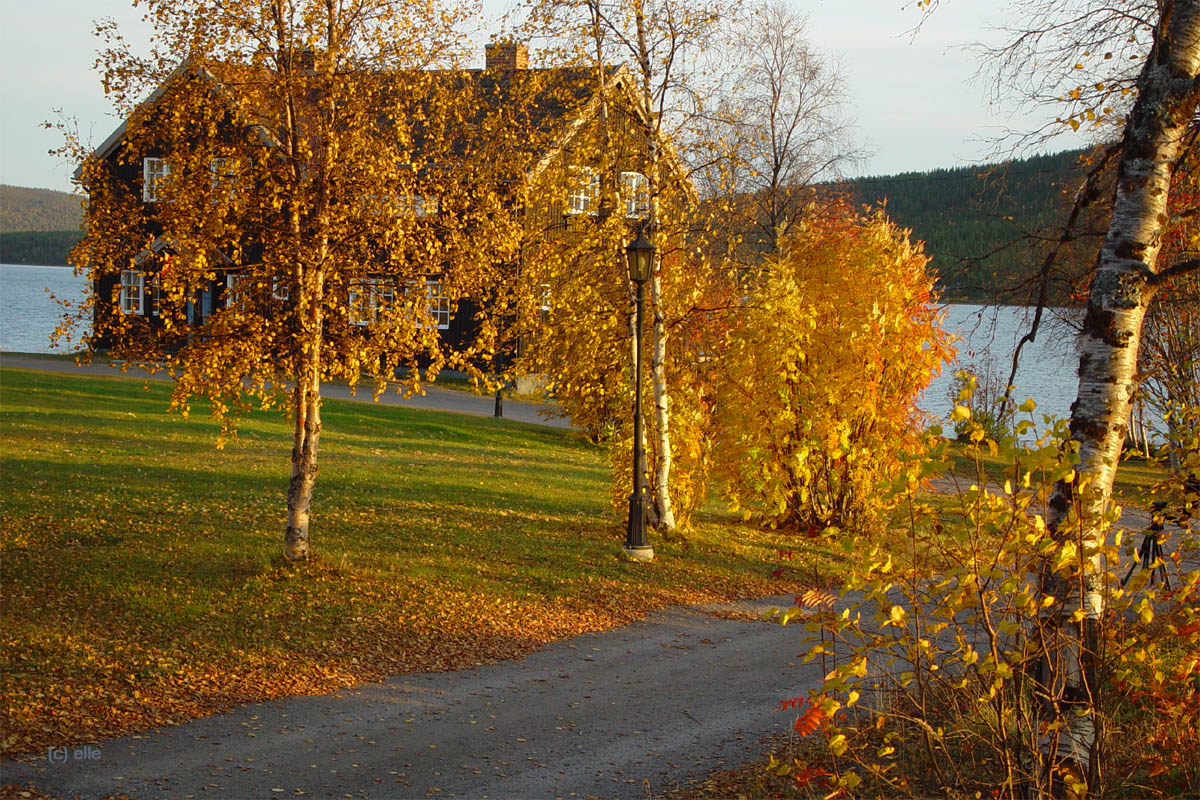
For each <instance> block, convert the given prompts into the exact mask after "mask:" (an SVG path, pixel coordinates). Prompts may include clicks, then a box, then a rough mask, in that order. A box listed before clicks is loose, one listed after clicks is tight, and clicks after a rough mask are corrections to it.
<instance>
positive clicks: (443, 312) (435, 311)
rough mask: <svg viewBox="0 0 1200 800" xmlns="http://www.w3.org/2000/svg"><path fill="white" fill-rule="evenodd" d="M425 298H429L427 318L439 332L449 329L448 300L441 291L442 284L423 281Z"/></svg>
mask: <svg viewBox="0 0 1200 800" xmlns="http://www.w3.org/2000/svg"><path fill="white" fill-rule="evenodd" d="M425 296H426V297H428V298H429V316H430V317H432V318H433V324H434V325H436V326H437V329H438V330H439V331H444V330H448V329H449V328H450V298H449V297H446V295H445V293H444V292H443V291H442V282H441V281H435V280H426V281H425Z"/></svg>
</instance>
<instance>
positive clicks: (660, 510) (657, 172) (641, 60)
mask: <svg viewBox="0 0 1200 800" xmlns="http://www.w3.org/2000/svg"><path fill="white" fill-rule="evenodd" d="M645 12H646V9H645V5H644V3H643V2H642V1H641V0H637V2H636V3H635V7H634V22H635V25H636V31H637V63H638V69H639V73H640V76H639V77H640V79H641V87H640V88H641V93H642V108H643V114H644V124H645V127H646V161H647V168H646V169H647V173H648V174H647V176H646V177H647V180H648V182H649V184H650V213H649V219H648V220H647V223H646V230H647V232H648V233H652V232H653V231H655V229H656V221H657V211H658V195H659V192H660V191H661V188H662V164H661V148H660V147H659V143H658V142H659V130H658V124H659V123H658V119H660V118H658V117H656V116H655V115H654V94H653V87H652V85H651V80H652V77H653V76H652V74H651V66H650V49H649V46H648V44H647V38H646V36H647V32H646V13H645ZM661 268H662V256H661V252H660V253H659V254H658V255H656V261H655V270H654V275H653V276H652V277H651V279H650V304H651V307H652V317H651V318H652V323H651V350H650V386H651V389H652V391H653V395H654V422H655V424H654V436H655V438H656V440H657V441H656V442H655V447H654V452H655V461H654V481H653V487H652V488H653V492H654V516H655V517H656V518H657V519H656V521H655V526H656V527H657V528H658V529H659V530H660V531H664V532H668V533H669V532H672V531H674V530H675V510H674V507H673V506H672V503H671V491H670V489H671V414H670V392H669V391H668V388H667V367H666V362H667V338H668V331H667V320H666V313H665V311H664V309H663V303H662V279H661V277H660V272H661Z"/></svg>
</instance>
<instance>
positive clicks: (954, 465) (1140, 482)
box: [946, 442, 1167, 508]
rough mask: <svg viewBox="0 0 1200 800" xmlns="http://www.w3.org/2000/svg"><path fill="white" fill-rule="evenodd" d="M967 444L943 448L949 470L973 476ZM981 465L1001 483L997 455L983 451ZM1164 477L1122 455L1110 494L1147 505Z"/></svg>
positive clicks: (1159, 468)
mask: <svg viewBox="0 0 1200 800" xmlns="http://www.w3.org/2000/svg"><path fill="white" fill-rule="evenodd" d="M971 451H972V448H971V447H970V446H969V445H965V444H962V443H960V442H951V443H950V444H949V446H948V447H947V449H946V455H947V457H948V458H949V461H950V470H951V471H952V472H954V473H957V474H959V475H964V476H972V480H974V476H976V474H977V471H976V470H977V468H976V464H975V460H974V456H973V455H972V453H971ZM983 466H984V469H985V470H986V471H987V474H988V478H989V480H990V482H991V483H993V484H995V485H997V486H1001V485H1003V484H1004V481H1005V479H1006V478H1013V477H1014V476H1013V475H1012V474H1011V473H1009V474H1005V469H1004V464H1003V462H1002V460H1001V459H1000V458H997V457H994V456H991V455H989V454H988V453H987V451H986V450H985V451H983ZM1166 478H1167V471H1166V470H1165V469H1164V468H1163V467H1162V465H1160V464H1154V463H1148V462H1146V461H1145V460H1144V459H1142V458H1140V457H1139V458H1132V459H1126V460H1124V461H1122V462H1121V464H1120V466H1118V467H1117V476H1116V479H1115V480H1114V481H1113V498H1114V500H1116V501H1117V502H1118V503H1121V504H1122V505H1127V506H1137V507H1139V508H1148V507H1149V506H1150V503H1151V501H1153V500H1154V499H1155V498H1154V497H1152V495H1151V490H1152V489H1153V488H1154V486H1155V485H1156V484H1158V483H1160V482H1161V481H1163V480H1165V479H1166Z"/></svg>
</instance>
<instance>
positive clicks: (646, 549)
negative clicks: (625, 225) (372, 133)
mask: <svg viewBox="0 0 1200 800" xmlns="http://www.w3.org/2000/svg"><path fill="white" fill-rule="evenodd" d="M654 250H655V248H654V245H652V244H650V241H649V240H648V239H646V234H645V232H644V231H639V232H638V235H637V238H636V239H634V240H633V241H632V242H630V243H629V245H628V246H626V248H625V258H626V260H627V261H628V262H629V279H630V280H631V281H633V282H634V284H635V285H636V286H637V324H636V325H635V326H634V333H633V335H634V381H633V384H634V389H633V494H631V495H630V496H629V528H628V531H627V532H626V535H625V552H626V553H627V554H628V555H629V556H630V557H631V558H633V559H634V560H635V561H650V560H651V559H653V558H654V548H652V547H651V546H650V545H649V544H647V543H646V463H645V462H646V458H645V453H644V452H643V448H642V313H643V308H644V305H645V294H644V287H645V285H646V281H648V280H650V274H651V273H652V272H653V270H654Z"/></svg>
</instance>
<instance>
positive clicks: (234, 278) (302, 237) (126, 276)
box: [66, 0, 513, 560]
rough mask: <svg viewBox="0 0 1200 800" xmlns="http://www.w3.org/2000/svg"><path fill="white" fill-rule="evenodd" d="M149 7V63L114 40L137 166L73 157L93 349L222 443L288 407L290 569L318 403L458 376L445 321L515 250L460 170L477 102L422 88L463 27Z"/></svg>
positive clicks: (416, 11) (380, 1) (299, 541)
mask: <svg viewBox="0 0 1200 800" xmlns="http://www.w3.org/2000/svg"><path fill="white" fill-rule="evenodd" d="M144 5H145V8H146V10H147V15H148V17H149V18H150V19H151V20H152V21H153V22H154V25H155V31H156V33H155V43H156V44H155V49H154V51H153V52H152V53H151V55H150V56H149V57H145V58H143V57H138V56H135V55H134V54H132V53H130V52H129V51H128V50H127V49H125V48H124V47H123V46H122V45H121V42H120V40H119V35H118V34H117V32H116V31H115V30H112V29H109V30H107V31H106V32H107V33H109V34H111V38H110V41H111V42H112V46H111V47H110V48H109V49H108V50H107V51H105V52H104V53H103V54H102V57H101V60H100V66H101V68H102V70H103V78H104V82H105V86H106V88H107V89H108V90H109V91H110V92H111V93H112V94H113V96H114V98H115V99H116V104H117V108H118V111H119V112H120V113H122V114H123V115H125V116H126V117H127V123H126V126H125V129H124V132H123V138H122V144H121V146H120V147H118V148H117V149H116V150H115V151H113V152H112V153H111V154H107V155H106V157H100V156H99V155H91V154H90V153H89V151H88V150H87V149H86V148H84V147H83V146H82V145H81V143H80V142H78V141H68V144H67V148H66V149H68V150H70V151H73V153H74V154H75V155H76V156H77V157H79V158H80V160H81V163H82V167H81V171H80V184H81V186H82V187H83V188H84V189H85V190H86V191H87V192H88V193H89V197H90V200H89V204H88V209H87V223H88V233H87V235H86V236H85V238H84V240H83V241H82V242H81V243H80V245H79V246H78V247H77V248H76V249H75V250H74V251H73V253H72V259H73V262H74V264H75V265H76V267H77V269H79V270H81V271H84V272H86V273H87V274H88V275H89V276H90V277H91V278H92V280H93V282H94V284H95V285H96V286H98V287H101V288H102V293H101V294H99V295H97V296H95V297H93V298H92V302H93V303H94V307H95V332H94V334H93V336H92V339H91V340H90V342H89V345H90V346H91V348H93V349H95V348H98V347H111V348H112V351H113V353H114V354H115V355H117V356H119V357H123V358H125V359H127V360H129V361H130V362H133V363H142V364H145V365H147V366H149V367H151V368H163V369H166V370H167V372H168V373H169V374H170V375H171V376H173V377H174V378H175V380H176V383H175V388H174V393H173V395H172V407H173V408H175V409H177V410H180V411H182V412H183V413H185V414H186V413H187V412H188V410H189V408H190V403H191V402H192V401H193V400H194V399H195V398H204V399H206V400H207V402H208V404H209V406H210V408H211V410H212V413H213V415H214V416H215V417H217V418H218V419H219V420H220V421H221V422H222V423H223V425H224V428H225V430H226V431H228V430H229V429H231V428H232V426H233V425H234V423H235V421H236V417H237V415H238V414H240V413H243V412H246V411H248V410H250V409H252V408H253V407H255V406H259V405H261V406H264V407H280V408H284V409H287V411H288V413H289V415H290V418H291V421H292V425H293V434H292V455H291V471H290V477H289V481H288V490H287V519H286V525H285V533H284V554H285V556H286V557H287V558H288V559H290V560H294V559H303V558H307V557H308V556H309V554H310V544H309V527H310V520H311V504H312V499H313V491H314V486H315V482H316V478H317V456H318V450H319V444H320V438H321V433H322V420H321V396H322V384H323V383H324V382H325V381H328V380H330V379H342V380H345V381H346V382H348V383H349V384H350V385H351V386H352V387H355V386H357V385H358V384H359V382H360V381H361V380H362V379H363V377H364V376H365V377H366V378H367V379H368V381H369V382H370V383H371V384H372V386H373V388H374V390H375V391H376V392H380V391H383V390H384V389H385V388H386V387H387V385H388V384H389V383H390V382H392V381H393V379H394V378H395V376H396V375H397V370H398V369H400V368H406V369H407V373H406V374H407V376H408V378H407V379H406V383H405V386H406V387H407V388H408V389H410V390H412V389H415V388H416V387H417V385H418V384H419V382H420V380H421V373H420V371H419V370H418V369H417V367H418V365H422V366H427V367H428V369H427V372H426V375H427V376H429V377H431V376H432V375H433V374H434V373H436V371H437V370H438V368H439V367H440V366H441V365H443V364H444V363H446V360H447V357H448V354H447V353H446V352H445V350H444V347H443V343H441V342H440V340H439V337H438V332H437V327H438V325H437V323H438V321H439V320H438V319H437V315H438V314H444V313H450V311H451V309H452V307H453V305H454V304H455V303H456V302H457V300H458V299H459V297H461V296H463V295H464V294H465V293H467V292H468V291H470V290H472V289H475V288H478V285H479V283H480V281H481V280H482V279H481V278H479V276H478V274H477V271H472V268H471V267H470V266H469V265H476V264H490V263H492V262H493V260H497V261H503V260H504V258H505V256H506V249H505V248H506V247H508V246H509V245H508V242H510V241H513V239H512V238H511V237H509V233H511V232H510V231H507V230H506V229H505V227H504V226H505V222H504V221H505V219H506V216H505V215H504V214H503V213H502V212H499V213H498V210H499V208H500V206H501V201H500V200H499V199H497V198H496V197H494V196H491V197H488V196H485V195H486V192H485V191H484V189H483V188H481V187H484V186H486V185H487V181H488V180H490V179H493V178H494V175H492V174H491V172H490V171H489V168H488V166H487V165H484V166H481V167H479V168H478V169H467V167H466V166H465V165H464V164H463V159H461V158H456V156H457V155H458V153H459V152H460V151H461V150H462V147H461V145H462V142H461V137H460V136H459V135H458V132H459V131H461V130H462V129H463V128H464V127H466V126H465V125H464V124H463V119H464V115H467V116H468V117H469V115H470V114H472V113H473V112H472V110H471V109H473V108H476V107H477V106H476V105H474V100H475V98H472V97H470V96H469V93H464V91H462V89H463V86H462V85H456V82H455V81H454V80H453V79H452V73H444V72H437V71H430V70H429V69H428V68H431V67H439V66H448V65H450V64H452V63H453V58H454V56H455V54H456V53H457V52H458V39H457V36H456V34H455V32H454V29H453V26H454V23H455V22H456V21H457V20H458V18H459V16H460V15H459V14H458V13H457V12H453V11H451V10H449V9H448V8H446V7H443V6H441V5H439V4H438V2H437V0H411V1H408V0H405V2H397V1H396V0H340V1H339V2H326V1H325V0H191V1H190V2H186V3H179V2H175V0H145V3H144ZM460 83H461V82H460ZM150 90H154V93H153V94H152V95H151V96H150V97H149V99H147V100H144V99H143V98H145V96H146V93H147V92H149V91H150ZM474 175H479V176H482V177H481V178H478V181H479V182H477V183H476V184H475V185H474V186H472V185H471V183H470V180H471V178H470V177H469V176H474ZM131 176H137V177H136V178H135V179H133V180H131ZM493 195H494V193H493ZM472 248H477V249H472ZM483 253H486V254H487V255H486V257H483V256H482V254H483ZM450 265H468V266H466V267H463V268H462V269H458V270H455V269H453V268H452V267H451V266H450ZM480 269H482V267H480ZM118 276H120V278H119V279H120V281H121V285H119V286H114V283H115V282H116V281H117V279H118ZM430 276H438V282H437V283H430V282H427V279H428V278H429V277H430ZM132 281H137V284H136V291H135V292H130V291H128V289H129V285H128V284H130V282H132ZM110 286H113V287H114V288H113V290H112V293H111V294H110V293H109V292H108V291H107V288H106V287H110ZM135 295H136V303H134V302H133V300H134V297H135ZM435 295H436V296H435ZM126 300H129V301H130V302H129V303H125V301H126ZM143 303H145V304H152V305H150V307H149V308H150V311H151V313H145V312H146V310H147V308H146V307H144V306H143V305H142V304H143ZM123 304H124V305H123ZM130 311H137V312H142V313H129V312H130ZM201 317H203V319H201Z"/></svg>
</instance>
